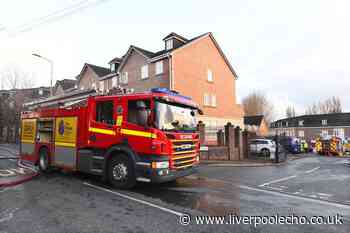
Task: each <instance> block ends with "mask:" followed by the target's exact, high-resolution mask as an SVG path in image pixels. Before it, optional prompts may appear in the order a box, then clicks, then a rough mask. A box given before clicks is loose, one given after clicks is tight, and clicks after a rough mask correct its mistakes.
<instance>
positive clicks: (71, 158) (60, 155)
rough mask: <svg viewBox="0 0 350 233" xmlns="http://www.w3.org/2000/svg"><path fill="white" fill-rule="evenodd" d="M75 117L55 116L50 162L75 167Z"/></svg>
mask: <svg viewBox="0 0 350 233" xmlns="http://www.w3.org/2000/svg"><path fill="white" fill-rule="evenodd" d="M76 146H77V117H57V118H56V123H55V150H54V151H55V153H54V156H53V158H52V163H53V164H54V165H57V166H60V167H68V168H72V169H75V168H76V151H77V148H76Z"/></svg>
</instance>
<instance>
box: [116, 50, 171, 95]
mask: <svg viewBox="0 0 350 233" xmlns="http://www.w3.org/2000/svg"><path fill="white" fill-rule="evenodd" d="M145 64H147V59H146V58H145V57H144V56H142V55H141V54H139V53H138V52H135V51H132V53H131V55H130V57H129V58H128V60H127V61H126V63H125V65H124V66H123V67H122V68H121V70H120V74H122V72H128V84H127V85H125V84H121V83H120V86H122V87H125V88H134V90H135V91H136V92H140V91H148V90H150V89H151V88H154V87H166V88H169V62H168V59H167V58H165V59H163V74H160V75H155V66H156V65H155V63H149V64H148V75H149V77H148V78H147V79H141V67H142V66H143V65H145Z"/></svg>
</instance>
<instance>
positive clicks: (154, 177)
mask: <svg viewBox="0 0 350 233" xmlns="http://www.w3.org/2000/svg"><path fill="white" fill-rule="evenodd" d="M196 167H197V166H196V165H194V166H192V167H189V168H185V169H183V170H169V173H168V174H167V175H162V176H160V175H158V174H157V173H156V172H153V173H152V174H151V176H150V177H149V178H150V180H151V182H153V183H164V182H169V181H172V180H175V179H177V178H180V177H184V176H189V175H192V174H195V173H197V169H196Z"/></svg>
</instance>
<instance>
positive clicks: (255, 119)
mask: <svg viewBox="0 0 350 233" xmlns="http://www.w3.org/2000/svg"><path fill="white" fill-rule="evenodd" d="M244 128H245V129H246V130H247V131H248V132H254V133H256V135H258V136H267V135H268V134H269V127H268V125H267V123H266V121H265V118H264V116H263V115H257V116H244Z"/></svg>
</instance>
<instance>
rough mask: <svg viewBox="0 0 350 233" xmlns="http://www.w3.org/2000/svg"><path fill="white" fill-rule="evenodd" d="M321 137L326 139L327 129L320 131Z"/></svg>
mask: <svg viewBox="0 0 350 233" xmlns="http://www.w3.org/2000/svg"><path fill="white" fill-rule="evenodd" d="M321 136H322V137H328V130H327V129H323V130H321Z"/></svg>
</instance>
